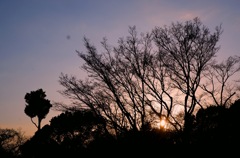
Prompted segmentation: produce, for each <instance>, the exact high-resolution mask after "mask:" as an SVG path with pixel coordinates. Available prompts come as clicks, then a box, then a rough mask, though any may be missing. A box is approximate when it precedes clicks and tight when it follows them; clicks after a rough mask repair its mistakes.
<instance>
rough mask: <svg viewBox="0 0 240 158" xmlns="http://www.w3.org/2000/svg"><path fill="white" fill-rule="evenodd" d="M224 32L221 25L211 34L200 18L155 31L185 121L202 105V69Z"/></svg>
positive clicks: (204, 68) (210, 59) (214, 53)
mask: <svg viewBox="0 0 240 158" xmlns="http://www.w3.org/2000/svg"><path fill="white" fill-rule="evenodd" d="M221 33H222V30H221V26H219V27H216V30H215V32H214V33H213V34H211V33H210V31H209V29H208V28H207V27H206V26H204V25H203V24H202V22H201V21H200V19H199V18H198V17H196V18H194V19H193V20H190V21H186V22H185V23H184V24H183V23H180V22H177V23H172V25H171V26H170V27H164V28H160V27H156V28H155V29H154V30H153V34H154V41H155V43H156V46H157V47H158V59H159V61H161V63H162V64H163V65H164V67H165V68H166V69H167V72H169V75H168V77H169V80H170V82H172V88H173V89H175V93H176V95H175V98H177V100H175V101H174V102H175V103H176V104H178V105H180V106H183V110H184V120H185V123H187V122H188V117H190V116H191V115H192V114H193V112H194V110H195V107H196V105H200V106H201V103H199V98H198V96H197V91H198V89H199V85H200V81H201V79H202V76H203V72H204V71H205V70H206V68H207V66H208V65H209V64H210V63H211V61H212V59H213V58H214V57H215V55H216V53H217V51H218V50H219V47H217V46H216V44H217V42H218V40H219V37H220V35H221ZM176 96H178V97H176ZM180 97H181V98H180Z"/></svg>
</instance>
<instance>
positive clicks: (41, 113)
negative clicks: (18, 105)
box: [24, 89, 52, 130]
mask: <svg viewBox="0 0 240 158" xmlns="http://www.w3.org/2000/svg"><path fill="white" fill-rule="evenodd" d="M45 97H46V94H45V92H44V91H43V90H42V89H38V90H36V91H31V92H30V93H26V95H25V97H24V99H25V101H26V103H27V104H26V107H25V109H24V112H25V114H26V115H28V116H29V117H30V118H31V121H32V123H33V124H34V125H35V126H36V127H37V128H38V130H40V129H41V121H42V119H44V118H45V117H46V115H47V114H48V113H49V109H50V108H51V107H52V104H51V103H50V101H49V100H48V99H45ZM36 116H37V118H38V124H36V123H35V122H34V121H33V118H34V117H36Z"/></svg>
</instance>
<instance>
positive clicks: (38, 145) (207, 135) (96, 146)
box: [0, 100, 240, 158]
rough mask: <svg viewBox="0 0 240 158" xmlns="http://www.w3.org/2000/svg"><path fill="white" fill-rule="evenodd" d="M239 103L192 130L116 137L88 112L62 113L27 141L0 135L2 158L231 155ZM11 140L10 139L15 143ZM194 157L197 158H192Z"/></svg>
mask: <svg viewBox="0 0 240 158" xmlns="http://www.w3.org/2000/svg"><path fill="white" fill-rule="evenodd" d="M239 113H240V100H236V101H235V102H234V104H232V105H231V106H230V107H229V108H226V107H220V106H209V107H207V108H205V109H200V110H198V112H197V113H196V116H195V117H192V118H191V119H192V121H191V122H192V124H191V130H188V131H187V133H185V131H181V132H180V131H176V130H166V129H160V128H151V127H150V126H149V128H148V129H147V130H144V131H131V130H130V131H126V132H123V133H119V134H117V135H116V134H113V133H110V132H109V131H108V130H106V129H105V128H106V122H104V119H102V118H99V117H98V116H96V115H94V113H92V112H91V111H90V110H75V111H66V112H64V113H62V114H60V115H59V116H56V117H54V118H52V119H51V121H50V124H49V125H45V126H44V127H43V128H42V129H40V130H38V131H37V132H36V133H35V134H34V136H32V137H31V138H29V139H25V138H24V136H23V135H21V134H20V132H18V131H14V130H7V129H1V130H0V144H1V146H0V151H1V152H0V155H1V158H11V157H12V158H33V157H34V158H42V157H52V156H54V157H69V158H70V157H71V158H72V157H86V156H88V157H89V156H90V157H91V156H100V157H101V156H105V157H110V156H114V155H118V156H120V155H121V156H124V155H125V156H126V155H128V154H130V155H129V156H131V155H132V156H140V155H142V154H143V155H156V154H159V155H161V156H167V157H181V156H185V157H190V156H193V157H198V156H200V155H201V156H204V155H206V154H207V155H208V156H210V155H215V156H216V155H221V154H229V156H230V155H233V154H236V153H237V152H238V149H237V148H236V145H238V144H239V142H240V129H239V122H240V117H239ZM13 138H14V139H13ZM194 155H195V156H194Z"/></svg>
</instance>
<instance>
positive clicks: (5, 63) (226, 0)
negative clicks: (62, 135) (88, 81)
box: [0, 0, 240, 135]
mask: <svg viewBox="0 0 240 158" xmlns="http://www.w3.org/2000/svg"><path fill="white" fill-rule="evenodd" d="M194 17H199V18H200V19H201V21H202V22H203V24H204V25H206V26H207V27H209V28H210V29H211V30H214V28H215V27H216V26H218V25H220V24H222V28H223V30H224V31H223V34H222V35H221V39H220V41H219V43H218V45H220V46H221V49H220V51H219V52H218V57H219V59H225V58H226V57H228V56H230V55H240V0H201V1H197V0H85V1H84V0H0V128H14V129H20V130H21V131H22V132H24V133H25V134H26V135H33V134H34V132H35V131H36V130H37V128H36V127H35V126H34V125H33V124H32V123H31V121H30V118H29V117H28V116H27V115H26V114H25V113H24V108H25V100H24V96H25V94H26V93H28V92H30V91H33V90H37V89H39V88H42V89H43V90H44V91H45V92H46V95H47V99H49V100H50V101H56V102H68V100H66V98H63V97H62V96H61V95H60V94H59V92H58V91H59V90H62V89H63V87H61V86H60V84H59V83H58V79H59V76H60V73H61V72H63V73H67V74H73V75H78V76H79V77H83V78H84V74H83V73H82V74H81V70H80V68H79V67H80V66H81V64H82V61H81V60H80V58H79V57H78V56H77V54H76V50H78V51H83V50H84V46H83V37H84V36H86V37H87V38H89V39H90V40H91V43H94V44H95V45H96V46H97V47H99V45H100V41H101V40H102V38H103V37H106V38H107V39H108V41H109V44H112V45H115V44H116V42H117V40H118V39H119V38H120V37H125V36H126V35H128V27H129V26H133V25H135V26H136V28H137V31H138V32H139V33H141V32H150V31H151V30H152V29H153V28H154V27H155V26H160V27H162V26H164V25H170V24H171V22H177V21H179V22H184V21H186V20H192V19H193V18H194ZM58 114H59V113H57V112H55V111H53V110H51V111H50V113H49V114H48V115H47V117H46V119H45V120H44V121H43V122H42V126H43V125H45V124H48V123H49V120H50V119H51V118H52V117H54V116H56V115H58Z"/></svg>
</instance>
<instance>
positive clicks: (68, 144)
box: [21, 110, 113, 158]
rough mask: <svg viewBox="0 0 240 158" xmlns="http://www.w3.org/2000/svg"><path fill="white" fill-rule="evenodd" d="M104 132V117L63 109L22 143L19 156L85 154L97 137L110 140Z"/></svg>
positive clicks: (108, 135) (89, 112) (87, 111)
mask: <svg viewBox="0 0 240 158" xmlns="http://www.w3.org/2000/svg"><path fill="white" fill-rule="evenodd" d="M106 132H107V131H106V130H105V123H104V120H103V119H101V118H99V117H98V116H95V115H94V114H93V113H92V112H91V111H89V110H81V111H65V112H64V113H61V114H60V115H59V116H55V117H53V118H52V119H51V120H50V125H45V126H44V127H43V128H42V129H40V130H38V131H37V132H36V133H35V135H34V136H33V137H32V138H31V139H30V140H29V141H28V142H27V143H25V144H24V145H23V146H22V148H21V149H22V153H23V154H22V155H23V156H24V157H26V158H28V157H46V156H56V157H58V156H60V157H77V156H81V155H84V154H85V153H87V151H88V148H90V147H89V146H90V144H92V143H93V142H94V143H97V140H100V139H101V140H105V142H104V144H106V143H107V142H106V141H107V140H110V139H113V137H112V136H111V135H110V134H109V133H106ZM104 144H101V146H104ZM91 146H94V145H91ZM92 150H93V147H92ZM92 150H91V151H92ZM89 152H90V150H89Z"/></svg>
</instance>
